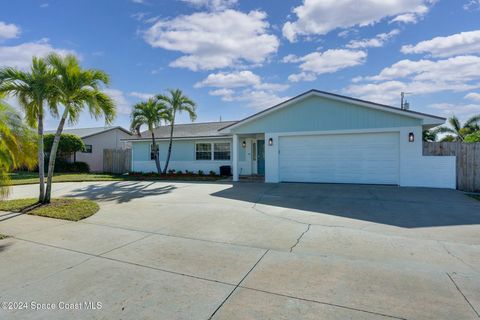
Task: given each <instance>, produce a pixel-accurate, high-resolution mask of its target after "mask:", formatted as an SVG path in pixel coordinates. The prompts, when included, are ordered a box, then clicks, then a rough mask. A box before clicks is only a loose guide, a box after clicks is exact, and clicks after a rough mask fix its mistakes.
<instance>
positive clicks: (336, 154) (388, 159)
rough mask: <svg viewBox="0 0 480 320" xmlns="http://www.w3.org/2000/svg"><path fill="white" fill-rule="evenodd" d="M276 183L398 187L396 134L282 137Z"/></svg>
mask: <svg viewBox="0 0 480 320" xmlns="http://www.w3.org/2000/svg"><path fill="white" fill-rule="evenodd" d="M279 151H280V154H279V170H280V172H279V175H280V181H289V182H330V183H372V184H398V183H399V177H398V176H399V135H398V133H365V134H337V135H309V136H284V137H280V141H279Z"/></svg>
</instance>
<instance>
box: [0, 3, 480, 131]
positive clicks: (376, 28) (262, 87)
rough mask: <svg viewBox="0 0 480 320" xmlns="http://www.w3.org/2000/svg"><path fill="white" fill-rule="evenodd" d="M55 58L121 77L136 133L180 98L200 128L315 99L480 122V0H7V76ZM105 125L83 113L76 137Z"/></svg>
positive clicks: (0, 42)
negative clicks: (304, 96) (139, 117)
mask: <svg viewBox="0 0 480 320" xmlns="http://www.w3.org/2000/svg"><path fill="white" fill-rule="evenodd" d="M52 51H55V52H57V53H59V54H62V55H64V54H69V53H71V54H75V55H76V56H77V57H78V58H79V59H80V61H81V64H82V66H83V67H84V68H96V69H101V70H103V71H105V72H107V73H108V74H109V75H110V77H111V83H110V85H109V86H108V87H106V88H104V89H103V90H104V91H105V92H106V93H107V94H109V95H110V96H111V97H112V98H113V99H114V100H115V102H116V105H117V118H116V119H115V121H114V125H120V126H123V127H125V128H129V121H130V112H131V108H132V106H133V105H134V104H135V103H137V102H140V101H142V100H145V99H148V98H149V97H151V96H152V95H154V94H160V93H166V90H167V89H176V88H179V89H181V90H182V91H183V92H184V93H185V94H186V95H187V96H189V97H190V98H191V99H192V100H194V101H195V102H196V104H197V114H198V118H197V122H207V121H218V120H219V119H222V120H238V119H242V118H244V117H247V116H249V115H251V114H253V113H256V112H258V111H260V110H262V109H265V108H267V107H270V106H273V105H275V104H277V103H279V102H282V101H284V100H286V99H288V98H291V97H294V96H296V95H298V94H301V93H302V92H305V91H307V90H310V89H318V90H322V91H328V92H333V93H338V94H342V95H347V96H351V97H355V98H361V99H366V100H370V101H373V102H377V103H383V104H388V105H392V106H397V107H399V105H400V93H401V92H402V91H404V92H408V94H407V100H408V101H409V103H410V108H411V109H412V110H415V111H420V112H425V113H431V114H435V115H439V116H444V117H448V116H451V115H453V114H455V115H457V116H458V117H459V118H460V119H466V118H468V117H469V116H471V115H474V114H479V113H480V0H389V1H378V0H303V1H302V0H292V1H277V0H264V1H259V0H257V1H253V0H168V1H167V0H95V1H94V0H82V1H62V0H38V1H37V0H17V1H11V0H0V67H1V66H14V67H17V68H20V69H24V70H28V68H29V64H30V62H31V58H32V56H34V55H36V56H45V55H47V54H48V53H49V52H52ZM7 101H8V102H9V103H10V104H12V105H13V106H16V107H17V108H18V103H17V102H16V101H15V99H14V98H8V99H7ZM179 119H180V120H179V121H180V122H184V123H186V122H189V119H188V117H187V116H186V115H182V116H180V118H179ZM57 123H58V120H57V119H53V118H51V117H50V116H48V117H47V119H46V127H47V129H54V128H56V126H57ZM103 125H104V122H103V121H102V120H98V121H96V120H94V119H91V118H90V116H89V115H88V113H83V114H82V115H81V117H80V119H79V121H78V123H76V124H74V125H71V127H95V126H103Z"/></svg>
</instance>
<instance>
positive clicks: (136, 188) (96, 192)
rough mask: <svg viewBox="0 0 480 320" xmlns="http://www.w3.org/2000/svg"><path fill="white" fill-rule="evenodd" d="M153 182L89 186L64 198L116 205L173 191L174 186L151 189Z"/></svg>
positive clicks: (122, 182) (76, 190) (73, 191)
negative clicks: (113, 203)
mask: <svg viewBox="0 0 480 320" xmlns="http://www.w3.org/2000/svg"><path fill="white" fill-rule="evenodd" d="M153 185H155V182H140V181H132V182H125V181H119V182H114V183H110V184H91V185H88V186H86V187H81V188H78V189H74V190H72V191H71V192H70V193H69V194H68V195H66V196H65V197H69V198H76V197H82V198H86V199H89V200H94V201H115V202H117V203H124V202H129V201H131V200H133V199H140V198H145V197H150V196H158V195H162V194H167V193H170V192H172V191H173V190H175V189H176V188H177V187H175V186H174V185H160V186H158V187H152V186H153Z"/></svg>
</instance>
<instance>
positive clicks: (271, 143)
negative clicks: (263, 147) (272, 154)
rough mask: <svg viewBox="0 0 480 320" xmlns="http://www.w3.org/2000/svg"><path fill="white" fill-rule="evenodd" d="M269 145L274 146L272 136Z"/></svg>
mask: <svg viewBox="0 0 480 320" xmlns="http://www.w3.org/2000/svg"><path fill="white" fill-rule="evenodd" d="M268 145H269V146H273V139H272V138H270V139H268Z"/></svg>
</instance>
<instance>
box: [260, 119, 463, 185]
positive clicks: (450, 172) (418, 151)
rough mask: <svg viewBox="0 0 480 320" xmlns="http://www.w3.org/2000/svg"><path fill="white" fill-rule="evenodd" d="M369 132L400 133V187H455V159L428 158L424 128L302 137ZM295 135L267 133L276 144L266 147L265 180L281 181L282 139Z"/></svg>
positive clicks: (316, 132) (341, 132)
mask: <svg viewBox="0 0 480 320" xmlns="http://www.w3.org/2000/svg"><path fill="white" fill-rule="evenodd" d="M355 132H358V133H366V132H398V133H399V139H400V145H399V148H400V150H399V154H400V162H399V163H400V167H399V177H400V181H399V185H400V186H404V187H434V188H449V189H455V187H456V174H455V157H429V156H423V152H422V127H421V126H415V127H401V128H379V129H359V130H337V131H311V132H306V133H305V132H303V133H299V134H300V135H305V134H309V135H310V134H311V135H317V134H332V133H335V134H336V133H338V134H343V133H355ZM410 132H413V133H414V135H415V141H414V142H409V141H408V135H409V133H410ZM295 134H296V133H292V132H283V133H282V132H280V133H266V134H265V139H266V140H268V139H270V138H272V140H273V145H272V146H268V145H266V146H265V181H266V182H271V183H276V182H280V177H279V156H278V155H279V138H280V137H282V136H286V135H295Z"/></svg>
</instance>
